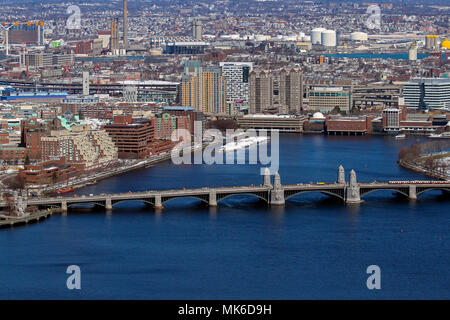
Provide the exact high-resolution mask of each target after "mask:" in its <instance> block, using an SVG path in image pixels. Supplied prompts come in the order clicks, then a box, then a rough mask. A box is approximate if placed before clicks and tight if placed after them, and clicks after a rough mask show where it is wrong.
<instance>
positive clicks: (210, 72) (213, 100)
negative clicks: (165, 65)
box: [181, 67, 226, 114]
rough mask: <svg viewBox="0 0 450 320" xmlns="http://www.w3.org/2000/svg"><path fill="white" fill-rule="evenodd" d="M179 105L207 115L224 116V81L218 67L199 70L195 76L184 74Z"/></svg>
mask: <svg viewBox="0 0 450 320" xmlns="http://www.w3.org/2000/svg"><path fill="white" fill-rule="evenodd" d="M181 103H182V105H183V106H192V107H194V108H195V110H197V111H201V112H203V113H207V114H224V113H225V106H226V80H225V78H224V77H223V76H222V74H221V72H220V68H219V67H206V68H201V69H200V71H199V72H198V73H197V74H193V75H187V74H185V75H184V76H183V79H182V83H181Z"/></svg>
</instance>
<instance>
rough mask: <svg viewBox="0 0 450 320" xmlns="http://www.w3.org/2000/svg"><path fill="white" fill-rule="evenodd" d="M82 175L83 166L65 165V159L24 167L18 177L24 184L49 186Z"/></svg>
mask: <svg viewBox="0 0 450 320" xmlns="http://www.w3.org/2000/svg"><path fill="white" fill-rule="evenodd" d="M82 173H83V166H80V165H76V164H67V163H66V158H64V157H62V158H60V159H55V160H50V161H45V162H42V163H40V164H38V165H25V166H24V169H20V170H19V177H20V178H22V179H23V181H24V183H25V184H34V185H38V184H51V183H56V182H58V181H64V180H67V179H69V178H72V177H76V176H78V175H80V174H82Z"/></svg>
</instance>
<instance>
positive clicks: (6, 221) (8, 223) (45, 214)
mask: <svg viewBox="0 0 450 320" xmlns="http://www.w3.org/2000/svg"><path fill="white" fill-rule="evenodd" d="M51 215H53V211H52V210H45V211H42V212H40V213H37V214H32V215H29V216H26V217H10V216H5V215H0V218H3V220H0V228H7V227H14V226H18V225H24V224H28V223H34V222H39V221H41V220H44V219H47V218H49V217H50V216H51Z"/></svg>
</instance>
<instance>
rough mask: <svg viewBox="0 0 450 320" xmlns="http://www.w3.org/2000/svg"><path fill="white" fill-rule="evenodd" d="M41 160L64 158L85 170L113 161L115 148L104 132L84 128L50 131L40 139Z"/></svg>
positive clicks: (115, 156) (115, 155)
mask: <svg viewBox="0 0 450 320" xmlns="http://www.w3.org/2000/svg"><path fill="white" fill-rule="evenodd" d="M41 153H42V160H43V161H47V160H52V159H55V158H61V157H65V158H66V160H67V162H69V163H81V164H84V166H85V167H86V168H89V167H92V166H95V165H99V164H103V163H106V162H110V161H114V160H116V159H117V156H118V154H117V148H116V147H115V145H114V142H113V140H112V139H111V137H110V136H109V135H108V134H107V132H106V131H105V130H89V129H88V128H86V127H78V128H72V129H71V130H59V131H52V132H51V133H50V136H48V137H42V138H41Z"/></svg>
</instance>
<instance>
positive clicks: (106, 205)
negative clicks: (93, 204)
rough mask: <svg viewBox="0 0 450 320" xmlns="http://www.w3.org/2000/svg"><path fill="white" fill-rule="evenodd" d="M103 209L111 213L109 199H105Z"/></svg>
mask: <svg viewBox="0 0 450 320" xmlns="http://www.w3.org/2000/svg"><path fill="white" fill-rule="evenodd" d="M105 209H106V211H112V201H111V197H107V198H106V201H105Z"/></svg>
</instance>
